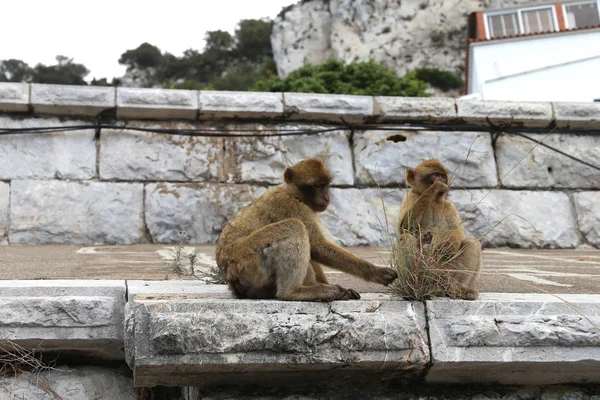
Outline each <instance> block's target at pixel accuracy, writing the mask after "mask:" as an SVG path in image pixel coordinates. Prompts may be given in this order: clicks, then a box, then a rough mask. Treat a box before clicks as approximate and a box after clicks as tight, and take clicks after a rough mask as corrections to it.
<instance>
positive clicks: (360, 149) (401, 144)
mask: <svg viewBox="0 0 600 400" xmlns="http://www.w3.org/2000/svg"><path fill="white" fill-rule="evenodd" d="M353 150H354V159H355V165H356V178H357V181H358V184H359V185H369V186H375V185H381V186H388V185H394V186H397V185H400V186H405V185H406V180H405V178H406V170H407V169H408V168H414V167H416V166H417V165H419V164H420V163H421V162H423V161H424V160H426V159H428V158H437V159H439V160H440V161H441V162H442V163H443V164H444V166H445V167H446V169H448V171H449V172H450V173H451V175H452V174H453V173H454V172H455V171H456V172H455V176H456V179H455V180H454V181H453V185H455V187H467V188H469V187H486V186H487V187H494V186H495V185H496V184H497V183H498V178H497V173H496V162H495V160H494V150H493V148H492V142H491V137H490V135H489V134H488V133H483V132H433V131H431V132H418V133H417V132H415V131H406V130H398V131H361V132H356V133H355V134H354V149H353Z"/></svg>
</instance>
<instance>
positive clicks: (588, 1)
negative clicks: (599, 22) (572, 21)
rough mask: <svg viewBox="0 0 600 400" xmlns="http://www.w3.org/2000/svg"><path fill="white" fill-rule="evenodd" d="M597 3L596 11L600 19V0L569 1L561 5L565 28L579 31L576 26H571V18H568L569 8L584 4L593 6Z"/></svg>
mask: <svg viewBox="0 0 600 400" xmlns="http://www.w3.org/2000/svg"><path fill="white" fill-rule="evenodd" d="M593 3H596V11H598V18H599V19H600V0H581V1H568V2H565V3H562V4H561V7H562V12H563V18H564V19H565V21H564V22H565V28H566V29H577V27H576V26H573V27H571V26H569V18H568V17H567V6H578V5H583V4H593Z"/></svg>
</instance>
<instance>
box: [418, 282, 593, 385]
mask: <svg viewBox="0 0 600 400" xmlns="http://www.w3.org/2000/svg"><path fill="white" fill-rule="evenodd" d="M426 307H427V310H428V312H427V318H428V322H429V334H430V338H431V352H432V354H431V357H432V363H433V365H432V367H431V369H430V370H429V371H428V373H427V377H426V380H427V382H430V383H440V382H443V383H469V382H478V383H492V382H494V383H500V384H512V385H554V384H561V383H584V382H585V383H600V374H598V370H599V369H600V330H599V329H598V326H599V324H600V296H598V295H561V296H560V298H558V297H555V296H552V295H545V294H515V293H510V294H508V293H507V294H504V293H503V294H496V293H485V294H483V295H482V298H481V300H478V301H460V300H459V301H456V300H431V301H427V302H426Z"/></svg>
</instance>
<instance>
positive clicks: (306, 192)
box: [300, 183, 331, 212]
mask: <svg viewBox="0 0 600 400" xmlns="http://www.w3.org/2000/svg"><path fill="white" fill-rule="evenodd" d="M300 190H301V191H302V195H303V197H304V203H306V205H308V206H309V207H310V208H312V209H313V210H314V211H316V212H323V211H325V210H326V209H327V207H328V206H329V203H330V202H331V198H330V197H329V185H328V184H324V183H316V184H312V185H302V186H300Z"/></svg>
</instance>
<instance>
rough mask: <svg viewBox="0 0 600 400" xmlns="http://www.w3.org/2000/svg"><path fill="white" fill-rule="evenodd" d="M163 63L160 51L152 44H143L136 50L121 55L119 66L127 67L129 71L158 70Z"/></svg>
mask: <svg viewBox="0 0 600 400" xmlns="http://www.w3.org/2000/svg"><path fill="white" fill-rule="evenodd" d="M162 61H163V55H162V53H161V52H160V49H159V48H158V47H156V46H153V45H151V44H150V43H142V44H141V45H139V46H138V47H137V48H136V49H133V50H127V51H126V52H125V53H123V54H121V58H119V64H122V65H127V70H128V71H130V70H132V69H134V68H141V69H143V68H157V67H159V66H160V65H161V62H162Z"/></svg>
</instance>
